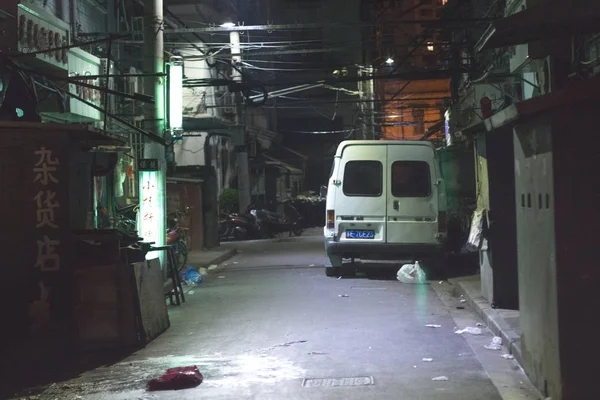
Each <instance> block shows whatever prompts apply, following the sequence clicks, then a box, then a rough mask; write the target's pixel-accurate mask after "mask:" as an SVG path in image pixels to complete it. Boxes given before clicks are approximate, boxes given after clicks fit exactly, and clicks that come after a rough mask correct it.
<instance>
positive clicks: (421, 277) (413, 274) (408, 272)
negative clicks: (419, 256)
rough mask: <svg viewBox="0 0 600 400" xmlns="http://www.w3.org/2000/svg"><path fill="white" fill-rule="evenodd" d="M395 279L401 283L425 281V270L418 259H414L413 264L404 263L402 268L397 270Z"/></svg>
mask: <svg viewBox="0 0 600 400" xmlns="http://www.w3.org/2000/svg"><path fill="white" fill-rule="evenodd" d="M396 279H398V280H399V281H400V282H402V283H416V284H424V283H427V277H426V276H425V271H423V269H422V268H421V265H420V264H419V262H418V261H416V262H415V263H414V264H404V265H403V266H402V268H400V269H399V270H398V274H397V275H396Z"/></svg>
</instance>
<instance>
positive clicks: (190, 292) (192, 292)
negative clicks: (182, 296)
mask: <svg viewBox="0 0 600 400" xmlns="http://www.w3.org/2000/svg"><path fill="white" fill-rule="evenodd" d="M194 293H196V292H194V291H193V290H190V291H189V292H187V293H186V294H194Z"/></svg>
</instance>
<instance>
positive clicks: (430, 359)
mask: <svg viewBox="0 0 600 400" xmlns="http://www.w3.org/2000/svg"><path fill="white" fill-rule="evenodd" d="M423 361H424V362H432V361H433V358H424V359H423Z"/></svg>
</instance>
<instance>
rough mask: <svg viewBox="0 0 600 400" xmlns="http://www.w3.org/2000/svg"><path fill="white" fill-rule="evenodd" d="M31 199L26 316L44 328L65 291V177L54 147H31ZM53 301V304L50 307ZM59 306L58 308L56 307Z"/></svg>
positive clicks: (36, 326) (38, 326)
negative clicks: (30, 285)
mask: <svg viewBox="0 0 600 400" xmlns="http://www.w3.org/2000/svg"><path fill="white" fill-rule="evenodd" d="M32 150H33V152H32V153H33V154H32V159H31V160H32V164H33V165H32V166H31V171H32V175H31V188H32V191H31V192H30V193H31V194H30V196H31V197H30V201H31V203H30V204H32V205H33V207H32V208H31V210H32V212H33V214H34V215H32V218H31V221H32V223H34V225H35V230H34V242H33V243H32V248H31V253H32V258H31V261H32V264H33V268H34V271H35V273H34V275H35V276H36V278H35V279H36V282H35V285H36V287H37V294H36V295H35V296H34V298H33V301H32V302H30V303H29V317H30V322H31V323H32V325H31V326H32V329H34V330H37V329H44V328H46V327H49V326H50V321H51V320H53V319H54V318H55V317H56V316H57V314H56V313H61V312H62V309H61V307H60V306H58V304H62V302H61V300H60V299H62V297H63V294H64V290H62V289H61V286H62V285H63V284H64V282H62V281H63V278H62V276H63V275H62V273H63V272H64V271H63V270H64V265H62V260H61V245H62V244H63V243H61V241H62V240H61V237H62V236H61V232H62V229H64V228H66V226H64V225H65V219H64V213H62V211H63V210H62V208H61V207H66V206H67V204H66V202H64V203H63V200H64V199H63V197H61V194H60V193H62V191H61V184H63V185H64V184H65V183H66V182H61V180H62V179H63V178H64V177H63V176H62V170H61V168H60V167H61V160H60V157H59V155H58V154H57V150H56V149H54V150H53V149H52V148H49V147H47V146H43V145H42V146H39V147H35V148H33V149H32ZM51 304H54V306H51ZM59 309H60V310H59Z"/></svg>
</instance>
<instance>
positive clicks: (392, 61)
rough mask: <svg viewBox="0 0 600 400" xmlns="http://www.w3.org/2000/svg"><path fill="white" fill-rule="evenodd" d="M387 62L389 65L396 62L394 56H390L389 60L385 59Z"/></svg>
mask: <svg viewBox="0 0 600 400" xmlns="http://www.w3.org/2000/svg"><path fill="white" fill-rule="evenodd" d="M385 63H386V64H387V65H392V64H393V63H394V59H393V58H392V57H388V59H387V60H385Z"/></svg>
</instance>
